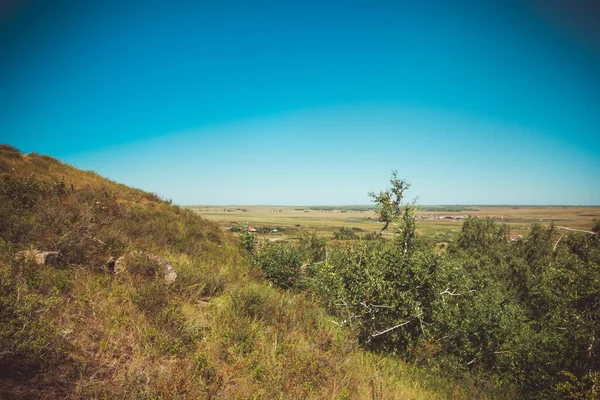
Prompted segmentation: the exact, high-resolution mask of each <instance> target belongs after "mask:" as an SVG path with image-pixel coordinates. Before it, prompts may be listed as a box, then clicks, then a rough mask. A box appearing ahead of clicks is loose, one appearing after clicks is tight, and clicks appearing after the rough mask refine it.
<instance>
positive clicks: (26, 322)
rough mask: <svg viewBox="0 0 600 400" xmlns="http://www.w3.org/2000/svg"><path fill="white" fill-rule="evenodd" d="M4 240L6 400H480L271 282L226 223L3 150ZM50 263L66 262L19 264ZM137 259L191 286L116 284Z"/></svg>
mask: <svg viewBox="0 0 600 400" xmlns="http://www.w3.org/2000/svg"><path fill="white" fill-rule="evenodd" d="M298 212H299V211H298ZM302 212H304V211H302ZM265 214H266V215H270V214H269V212H268V211H266V212H265ZM306 214H310V212H309V213H306ZM332 214H335V213H332ZM240 215H248V214H246V213H242V212H240ZM237 219H240V218H237ZM260 220H261V221H262V219H260ZM252 221H255V220H252ZM256 221H258V220H256ZM278 221H279V220H278V219H277V217H274V218H273V219H272V220H270V221H269V222H270V223H273V224H275V223H276V222H278ZM340 221H341V220H340ZM292 222H294V219H292V220H291V221H290V223H292ZM313 222H314V223H316V221H313ZM340 223H341V222H340ZM0 227H1V228H2V229H0V398H2V399H28V398H36V399H37V398H40V399H54V398H62V399H98V398H105V399H113V398H136V399H233V398H239V399H250V398H252V399H276V398H281V399H300V398H302V399H306V398H317V399H383V398H386V399H435V398H449V397H451V396H452V395H453V394H455V395H456V397H457V398H472V397H474V396H476V395H477V393H479V389H478V388H477V387H476V386H473V385H471V386H469V385H463V384H462V383H460V384H459V385H460V387H459V386H458V385H457V384H456V382H453V383H449V382H447V381H446V380H444V379H441V378H439V376H436V375H435V374H433V373H429V372H426V371H424V370H422V369H419V368H417V367H415V366H413V365H411V364H407V363H405V362H402V361H401V360H399V359H397V358H394V357H386V356H381V355H377V354H373V353H369V352H366V351H364V350H363V349H362V348H361V347H359V346H358V344H357V340H356V336H355V333H354V332H352V331H351V330H347V329H345V328H341V327H339V326H338V325H337V324H335V323H333V322H332V321H334V318H333V317H332V316H331V315H328V314H327V313H326V312H325V310H324V309H323V308H322V307H321V306H320V305H319V303H317V302H316V301H315V300H314V299H312V298H311V297H310V296H308V295H305V294H303V293H297V292H294V291H282V290H278V289H276V288H274V287H272V286H271V285H270V284H268V283H267V282H265V281H264V280H263V279H262V275H261V272H260V270H259V269H257V268H256V267H253V266H252V265H250V264H249V263H248V262H247V260H246V259H245V258H244V257H243V256H242V254H241V253H240V252H239V250H238V247H237V241H236V238H235V237H234V236H233V235H230V234H228V233H227V232H223V230H221V229H219V228H218V227H217V225H216V224H215V223H213V222H210V221H207V220H206V219H204V218H201V217H199V216H198V215H195V214H193V213H192V212H190V211H187V210H184V209H181V208H180V207H177V206H173V205H171V204H169V203H168V202H166V201H163V200H161V199H160V198H159V197H157V196H156V195H154V194H152V193H146V192H143V191H141V190H137V189H132V188H128V187H126V186H124V185H119V184H117V183H114V182H111V181H109V180H106V179H104V178H102V177H100V176H98V175H97V174H94V173H93V172H86V171H80V170H77V169H75V168H73V167H70V166H68V165H65V164H62V163H61V162H59V161H58V160H56V159H53V158H51V157H46V156H40V155H36V154H22V153H20V152H19V151H18V150H17V149H14V148H12V147H10V146H6V145H0ZM35 249H38V250H47V251H56V252H57V254H59V258H58V259H57V260H56V261H55V262H54V263H52V264H47V265H46V264H44V265H39V264H37V263H36V262H35V260H33V259H24V258H19V257H15V255H16V254H18V253H19V252H22V251H27V250H29V251H32V250H35ZM131 251H141V252H148V253H152V254H155V255H158V256H160V257H164V258H165V259H167V260H169V262H170V263H171V264H172V266H173V269H174V270H175V271H176V273H177V275H178V277H177V280H176V281H175V282H174V283H173V284H171V285H166V284H165V283H164V282H162V281H161V279H160V276H158V275H156V274H154V275H153V274H149V273H148V274H146V273H144V274H141V275H140V274H136V272H135V271H136V269H135V268H138V267H139V266H138V267H136V265H135V264H133V265H132V266H131V270H130V271H128V272H124V273H122V274H120V275H119V274H116V273H115V271H114V270H111V267H110V260H111V259H112V260H113V262H114V259H115V258H117V257H119V256H120V255H122V254H124V253H127V252H131ZM144 267H146V266H144ZM138 270H139V268H138ZM142 270H143V271H147V268H146V269H142Z"/></svg>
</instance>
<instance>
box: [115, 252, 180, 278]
mask: <svg viewBox="0 0 600 400" xmlns="http://www.w3.org/2000/svg"><path fill="white" fill-rule="evenodd" d="M125 271H127V272H129V273H131V274H134V275H141V276H146V277H148V276H151V275H154V274H156V275H158V276H162V278H163V279H164V280H165V283H167V284H171V283H173V282H175V280H176V279H177V273H176V272H175V270H174V269H173V266H172V265H171V263H170V262H169V261H168V260H167V259H165V258H162V257H159V256H157V255H155V254H152V253H147V252H142V251H132V252H129V253H126V254H124V255H122V256H121V257H119V258H118V259H117V260H116V261H115V263H114V273H115V274H120V273H123V272H125Z"/></svg>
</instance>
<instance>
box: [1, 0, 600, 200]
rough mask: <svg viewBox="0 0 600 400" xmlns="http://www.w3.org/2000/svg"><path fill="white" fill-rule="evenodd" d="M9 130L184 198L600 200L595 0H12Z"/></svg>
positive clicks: (7, 43) (42, 147)
mask: <svg viewBox="0 0 600 400" xmlns="http://www.w3.org/2000/svg"><path fill="white" fill-rule="evenodd" d="M0 4H1V5H0V142H4V143H9V144H11V145H14V146H16V147H18V148H20V149H21V150H22V151H25V152H31V151H35V152H38V153H42V154H49V155H52V156H54V157H57V158H60V159H62V160H64V161H66V162H68V163H70V164H72V165H75V166H77V167H79V168H82V169H91V170H95V171H97V172H98V173H100V174H101V175H104V176H106V177H109V178H111V179H113V180H116V181H119V182H122V183H125V184H128V185H132V186H135V187H139V188H142V189H145V190H149V191H153V192H157V193H160V194H161V195H163V196H164V197H167V198H171V199H173V200H174V202H176V203H179V204H281V205H286V204H290V205H292V204H293V205H296V204H297V205H305V204H364V203H368V201H369V199H368V196H367V192H369V191H375V190H379V189H383V188H384V187H385V186H386V185H387V180H388V178H389V176H390V171H391V170H392V169H397V170H398V171H399V175H400V176H401V177H404V178H405V179H407V180H409V181H410V182H412V184H413V188H412V189H411V191H410V193H409V195H410V196H418V197H419V202H420V203H421V204H588V205H591V204H594V205H598V204H600V3H599V2H598V1H593V0H570V1H567V0H564V1H562V0H525V1H524V0H514V1H495V0H490V1H479V0H478V1H352V0H345V1H339V2H336V1H324V0H322V1H267V0H253V1H251V0H249V1H243V0H224V1H216V0H215V1H177V2H171V1H161V2H157V1H151V0H144V1H108V0H107V1H79V0H78V1H69V2H67V1H19V0H12V1H6V2H1V3H0Z"/></svg>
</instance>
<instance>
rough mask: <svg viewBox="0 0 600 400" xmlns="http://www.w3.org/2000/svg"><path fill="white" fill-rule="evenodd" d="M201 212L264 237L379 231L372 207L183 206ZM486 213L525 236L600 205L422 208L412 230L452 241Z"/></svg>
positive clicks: (576, 224) (574, 222) (586, 217)
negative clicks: (470, 219) (466, 223)
mask: <svg viewBox="0 0 600 400" xmlns="http://www.w3.org/2000/svg"><path fill="white" fill-rule="evenodd" d="M187 208H189V209H191V210H192V211H194V212H196V213H198V214H200V215H201V216H203V217H205V218H207V219H209V220H211V221H214V222H216V223H217V224H219V227H221V229H225V230H228V229H230V228H231V227H232V226H240V225H245V224H249V225H251V226H252V227H254V228H261V227H269V228H276V229H277V232H270V233H263V234H261V233H259V235H261V236H265V237H268V238H269V239H270V240H274V241H275V240H290V239H292V238H293V237H294V236H295V235H296V234H297V232H298V231H299V230H301V229H303V228H304V229H311V230H315V231H317V232H318V233H319V235H321V236H323V237H326V238H328V239H331V238H333V232H334V231H337V230H339V229H340V227H345V228H350V229H352V228H354V230H355V231H356V232H357V233H358V234H364V233H368V232H379V231H380V230H381V228H382V225H381V224H380V223H378V222H377V215H376V213H375V208H374V207H372V206H240V205H237V206H189V207H187ZM466 215H473V216H476V217H478V218H485V217H490V218H494V219H496V220H497V221H498V222H499V223H503V224H508V225H509V226H510V227H511V232H512V234H514V235H523V234H526V233H527V232H528V231H529V229H530V227H531V225H533V224H534V223H538V224H541V225H545V226H546V225H549V224H551V223H554V224H555V225H556V226H564V227H568V228H573V229H581V230H589V229H590V228H591V227H592V225H593V220H594V219H600V206H598V207H577V206H423V207H421V208H420V210H419V211H418V212H417V218H418V220H417V228H418V232H419V233H421V234H423V235H426V236H430V237H432V238H434V239H436V240H439V241H440V242H445V241H448V240H452V238H453V237H454V236H455V235H456V234H457V233H458V232H459V230H460V229H461V225H462V220H460V219H457V218H459V217H461V216H466Z"/></svg>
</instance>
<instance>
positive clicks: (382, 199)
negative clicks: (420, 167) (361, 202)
mask: <svg viewBox="0 0 600 400" xmlns="http://www.w3.org/2000/svg"><path fill="white" fill-rule="evenodd" d="M390 184H391V185H392V187H390V188H387V189H385V190H382V191H380V192H379V193H375V192H370V193H369V196H370V197H371V198H372V199H373V200H372V201H373V202H374V203H376V204H378V205H379V206H380V208H379V210H377V216H378V217H379V220H380V221H381V222H383V223H385V225H384V226H383V228H381V231H382V232H383V231H385V230H386V229H387V228H388V227H389V225H390V223H397V224H398V228H397V229H396V238H397V239H398V241H399V242H400V245H401V246H402V249H403V251H404V253H405V254H406V253H407V252H408V251H409V249H410V248H411V247H412V245H413V243H414V240H415V237H416V224H415V213H416V211H417V207H416V205H415V202H414V201H413V202H412V203H406V204H404V205H403V204H402V199H403V198H404V192H406V191H407V190H408V189H409V188H410V183H408V182H407V181H405V180H404V179H399V178H398V171H396V170H393V171H392V177H391V178H390Z"/></svg>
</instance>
